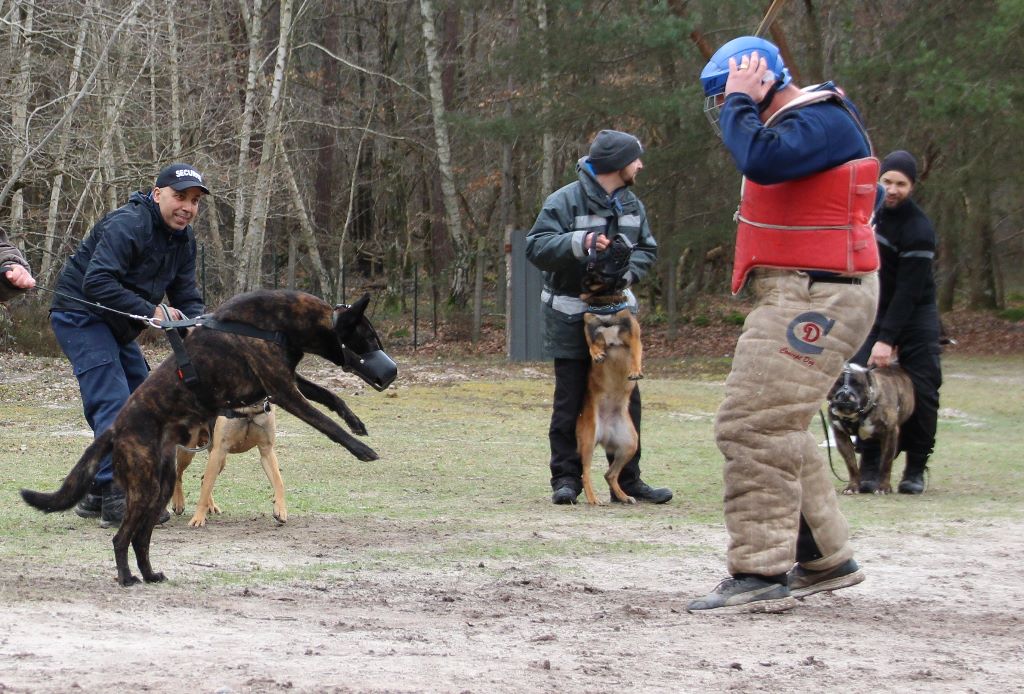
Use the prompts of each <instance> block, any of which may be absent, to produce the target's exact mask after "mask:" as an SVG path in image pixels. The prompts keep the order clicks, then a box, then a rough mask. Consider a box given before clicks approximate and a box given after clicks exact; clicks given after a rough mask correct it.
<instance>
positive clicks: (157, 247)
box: [50, 192, 204, 344]
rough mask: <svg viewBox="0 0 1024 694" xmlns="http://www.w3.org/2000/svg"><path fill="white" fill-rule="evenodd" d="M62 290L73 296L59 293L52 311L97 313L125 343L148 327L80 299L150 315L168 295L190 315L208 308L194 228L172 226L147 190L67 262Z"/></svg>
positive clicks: (101, 224)
mask: <svg viewBox="0 0 1024 694" xmlns="http://www.w3.org/2000/svg"><path fill="white" fill-rule="evenodd" d="M56 289H57V291H58V292H60V293H61V294H65V295H67V296H61V295H59V294H58V295H57V296H56V297H55V298H54V300H53V304H51V306H50V310H51V311H79V312H87V313H92V314H94V315H96V316H97V317H99V318H101V319H103V321H104V322H105V323H106V324H107V325H108V326H109V327H110V331H111V332H112V333H113V335H114V337H115V339H117V341H118V342H119V343H120V344H127V343H128V342H131V341H132V340H134V339H135V338H136V337H137V336H138V334H139V333H140V332H141V331H142V330H143V328H144V327H145V325H144V324H143V323H142V322H141V321H138V320H134V319H131V318H127V317H126V316H122V315H120V314H117V313H113V312H111V311H103V310H100V309H98V308H92V307H90V306H87V305H86V304H83V303H81V302H80V301H76V300H75V298H77V299H83V300H85V301H89V302H92V303H97V304H100V305H102V306H106V307H109V308H112V309H116V310H117V311H121V312H124V313H130V314H133V315H137V316H147V317H148V316H152V315H153V311H154V309H155V308H156V306H157V305H158V304H160V303H161V301H162V300H163V298H164V296H165V295H166V296H167V299H168V301H169V302H170V305H172V306H174V307H175V308H177V309H178V310H180V311H181V312H182V313H184V314H185V315H187V316H192V317H194V316H198V315H200V314H201V313H202V312H203V310H204V306H203V299H202V296H201V295H200V293H199V289H198V288H197V287H196V239H195V235H194V234H193V232H192V227H191V226H187V227H185V228H184V229H182V230H175V229H171V228H170V227H168V226H167V224H166V223H165V222H164V220H163V217H162V216H161V215H160V207H159V206H158V205H157V204H156V202H154V201H153V199H152V198H151V197H150V196H149V195H147V194H145V193H141V192H136V193H132V194H131V196H130V197H129V198H128V203H127V204H126V205H124V206H122V207H119V208H118V209H116V210H114V211H113V212H111V213H110V214H108V215H107V216H106V217H104V218H103V219H101V220H100V221H99V222H97V223H96V226H94V227H93V228H92V230H91V231H90V232H89V235H88V236H86V238H85V240H84V241H82V243H81V244H80V245H79V246H78V249H77V250H76V251H75V252H74V254H73V255H72V256H71V257H70V258H68V260H67V262H66V263H65V264H64V268H63V269H62V270H61V273H60V277H59V278H58V280H57V288H56ZM68 297H74V298H68Z"/></svg>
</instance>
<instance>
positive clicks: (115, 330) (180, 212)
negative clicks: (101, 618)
mask: <svg viewBox="0 0 1024 694" xmlns="http://www.w3.org/2000/svg"><path fill="white" fill-rule="evenodd" d="M209 192H210V191H209V190H208V189H207V188H206V186H205V185H203V177H202V175H200V173H199V172H198V171H196V170H195V168H193V167H192V166H189V165H188V164H171V165H170V166H167V167H165V168H164V169H163V170H162V171H161V172H160V174H159V175H158V176H157V179H156V183H155V185H154V187H153V189H152V191H151V192H149V193H144V192H135V193H132V194H131V196H130V197H129V198H128V203H127V204H126V205H124V206H123V207H120V208H118V209H116V210H114V211H113V212H111V213H110V214H108V215H107V216H106V217H104V218H103V219H101V220H100V221H99V222H97V223H96V225H95V226H94V227H93V228H92V230H91V231H90V232H89V235H88V236H86V238H85V240H84V241H82V243H81V244H80V245H79V246H78V249H77V250H76V251H75V253H74V254H73V255H72V256H71V257H70V258H68V261H67V262H66V263H65V264H64V268H63V269H62V270H61V273H60V277H59V278H58V280H57V292H59V293H58V294H57V296H56V298H55V299H54V301H53V304H52V305H51V306H50V325H51V327H52V328H53V333H54V335H55V336H56V337H57V342H58V343H60V347H61V349H62V350H63V351H64V354H65V355H67V357H68V359H69V360H70V361H71V366H72V368H73V369H74V372H75V377H76V378H77V379H78V386H79V389H80V390H81V393H82V406H83V408H84V410H85V417H86V420H87V421H88V422H89V426H90V427H91V428H92V430H93V435H94V436H99V435H100V434H102V433H103V432H104V431H106V430H107V428H108V427H109V426H110V425H111V424H113V423H114V420H115V419H116V418H117V414H118V413H119V412H120V411H121V408H122V407H123V406H124V403H125V402H126V401H127V400H128V396H129V395H131V393H132V392H134V391H135V389H136V388H138V387H139V385H140V384H141V383H142V381H143V380H144V379H145V378H146V376H147V375H148V374H149V366H148V365H147V364H146V360H145V358H144V357H143V356H142V350H141V349H139V345H138V343H137V342H136V341H135V338H136V337H137V336H138V334H139V333H140V332H142V330H143V329H144V328H145V324H144V323H143V322H142V321H141V320H137V319H134V318H129V317H128V315H126V314H130V315H132V316H144V317H147V318H149V317H152V318H155V319H158V320H162V319H164V317H165V315H164V312H163V310H162V309H161V307H160V305H159V304H160V302H161V301H163V298H164V296H165V295H166V296H167V298H168V304H169V308H168V312H169V313H170V318H171V319H172V320H181V319H183V318H185V317H194V316H198V315H199V314H201V313H202V312H203V310H204V306H203V299H202V296H201V295H200V293H199V290H198V288H197V287H196V277H195V275H196V239H195V235H194V234H193V233H192V221H193V219H195V216H196V214H197V213H198V211H199V199H200V198H201V197H202V196H203V195H204V194H207V193H209ZM96 304H98V305H100V306H103V307H106V308H108V309H113V311H111V310H104V309H103V308H98V307H97V306H96ZM124 507H125V502H124V492H123V491H122V490H121V489H119V488H118V487H117V485H116V484H115V483H114V482H113V466H112V464H111V460H110V456H109V455H108V456H106V457H105V458H104V459H103V460H102V461H101V462H100V467H99V470H98V471H97V472H96V477H95V480H94V482H93V488H92V490H90V493H89V494H87V495H86V497H85V498H84V499H83V500H82V501H81V502H80V503H79V504H78V506H77V507H75V512H76V513H77V514H78V515H79V516H82V517H83V518H95V517H97V516H100V525H101V526H102V527H109V526H117V525H120V523H121V519H122V516H123V515H124ZM165 516H166V512H165ZM165 520H166V517H162V518H161V522H164V521H165Z"/></svg>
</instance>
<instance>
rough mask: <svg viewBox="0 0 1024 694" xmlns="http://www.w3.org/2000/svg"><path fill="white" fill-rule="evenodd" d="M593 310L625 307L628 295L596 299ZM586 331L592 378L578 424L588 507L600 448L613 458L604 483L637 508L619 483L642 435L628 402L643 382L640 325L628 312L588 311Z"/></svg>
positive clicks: (592, 497) (594, 499) (592, 299)
mask: <svg viewBox="0 0 1024 694" xmlns="http://www.w3.org/2000/svg"><path fill="white" fill-rule="evenodd" d="M588 301H590V303H591V305H592V306H598V307H599V306H602V305H603V306H615V305H618V304H620V303H621V304H624V303H625V296H624V295H623V294H613V295H606V296H600V297H594V296H591V297H590V298H589V299H588ZM583 326H584V327H583V330H584V334H585V335H586V338H587V345H589V347H590V358H591V362H592V363H591V366H590V374H589V376H588V381H587V391H586V394H585V395H584V398H583V411H582V412H581V414H580V418H579V419H578V420H577V422H576V445H577V449H578V450H579V454H580V463H581V465H582V466H583V491H584V492H586V494H587V503H590V504H599V503H601V502H600V501H598V499H597V495H596V494H595V493H594V485H593V482H592V481H591V476H590V465H591V459H592V458H593V457H594V448H595V446H596V445H597V444H601V446H602V447H603V448H604V450H605V453H606V454H608V455H610V456H612V462H611V463H610V464H609V466H608V471H607V472H605V473H604V478H605V480H607V481H608V486H609V488H611V491H612V494H614V495H615V498H616V499H618V500H619V501H622V502H624V503H630V504H635V503H636V499H634V498H633V497H631V496H629V495H627V494H626V492H624V491H623V489H622V487H621V486H620V485H619V473H621V472H622V468H624V467H625V466H626V463H628V462H629V461H630V460H631V459H632V458H633V456H634V455H635V454H636V449H637V446H638V445H639V435H638V434H637V431H636V427H634V426H633V420H632V418H631V417H630V416H629V398H630V396H631V395H632V394H633V389H634V388H636V382H637V381H638V380H640V379H641V378H643V374H642V373H641V370H640V369H641V359H642V353H643V348H642V346H641V343H640V324H639V323H638V322H637V320H636V318H635V317H634V316H633V313H632V312H631V311H630V310H629V308H623V309H621V310H619V311H616V312H614V313H586V314H584V316H583Z"/></svg>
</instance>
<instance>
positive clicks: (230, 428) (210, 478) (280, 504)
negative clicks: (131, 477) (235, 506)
mask: <svg viewBox="0 0 1024 694" xmlns="http://www.w3.org/2000/svg"><path fill="white" fill-rule="evenodd" d="M208 429H209V427H203V428H202V429H200V430H199V431H195V432H193V433H192V438H191V440H189V444H188V446H189V447H188V448H179V449H178V455H177V475H176V477H175V480H174V493H173V494H172V495H171V508H172V509H174V512H175V513H176V514H177V515H179V516H180V515H181V514H182V513H184V512H185V490H184V488H183V487H182V483H181V481H182V476H183V475H184V474H185V470H186V469H188V466H189V464H190V463H191V462H192V459H193V458H194V457H195V455H196V451H195V448H196V446H198V445H199V444H200V440H201V439H202V438H204V437H206V438H208V442H209V446H210V457H209V459H208V460H207V461H206V470H205V472H203V482H202V485H200V488H199V501H198V503H196V512H195V513H194V514H193V515H192V519H191V520H189V522H188V526H189V527H190V528H201V527H203V526H205V525H206V516H207V514H209V513H220V507H219V506H217V503H216V502H215V501H214V500H213V485H214V484H215V483H216V482H217V476H218V475H220V473H222V472H223V471H224V465H225V464H226V463H227V458H228V453H245V452H246V451H249V450H252V449H253V448H257V449H259V452H260V463H262V465H263V471H264V472H265V473H267V479H268V480H270V486H271V487H273V489H274V520H276V521H277V522H278V523H285V522H286V521H287V520H288V507H287V506H286V504H285V500H284V480H283V479H282V478H281V468H280V466H278V464H277V454H276V453H275V452H274V441H275V439H276V438H277V431H276V430H277V416H276V415H274V408H273V406H271V404H270V402H269V401H265V402H263V403H260V404H259V405H253V406H252V407H240V408H238V409H235V410H230V411H229V412H228V413H227V414H226V415H225V414H222V415H221V416H219V417H217V421H216V422H215V423H214V426H213V432H212V434H211V432H209V431H208Z"/></svg>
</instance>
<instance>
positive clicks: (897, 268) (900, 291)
mask: <svg viewBox="0 0 1024 694" xmlns="http://www.w3.org/2000/svg"><path fill="white" fill-rule="evenodd" d="M880 171H881V173H880V178H879V184H880V185H881V186H882V187H883V188H884V189H885V198H884V200H883V204H882V206H881V207H880V208H879V209H878V210H877V212H876V213H875V237H876V238H877V239H878V250H879V255H880V256H881V260H882V266H881V269H880V271H879V278H880V284H881V291H880V295H879V300H878V313H877V315H876V318H875V324H874V326H873V327H872V329H871V333H870V334H869V335H868V338H867V340H866V341H865V343H864V345H863V346H862V347H861V348H860V350H859V351H858V352H857V354H856V355H854V357H853V358H852V359H851V360H850V361H852V362H854V363H857V364H861V365H865V364H866V365H868V366H887V365H889V364H890V363H892V362H894V361H896V360H897V357H898V360H899V365H900V366H901V367H903V369H904V370H905V371H906V372H907V373H908V374H909V375H910V378H911V380H912V381H913V382H914V401H915V404H914V413H913V414H912V415H911V417H910V419H908V420H907V421H906V423H904V424H903V426H902V427H901V428H900V443H899V446H900V450H902V451H904V453H905V456H906V464H905V467H904V469H903V479H902V480H901V481H900V484H899V492H900V493H901V494H920V493H922V492H923V491H924V471H925V467H926V466H927V464H928V457H929V456H930V455H931V453H932V450H933V449H934V447H935V429H936V425H937V422H938V411H939V387H940V386H941V385H942V368H941V365H940V361H939V351H940V347H939V333H940V328H939V309H938V305H937V304H936V292H935V275H934V271H933V267H932V265H933V263H934V260H935V249H936V245H937V242H936V237H935V230H934V229H933V228H932V223H931V222H930V221H929V220H928V217H927V216H925V214H924V212H922V211H921V208H920V207H918V206H917V204H916V203H915V202H914V201H913V200H912V199H911V198H910V194H911V192H913V190H914V185H915V184H916V183H917V162H916V161H915V160H914V157H913V156H912V155H911V154H910V153H909V152H905V151H903V150H897V151H895V152H892V153H891V154H889V155H888V156H887V157H886V158H885V159H884V160H882V167H881V169H880ZM880 456H881V451H880V449H879V446H878V444H877V443H876V442H869V441H865V442H864V443H863V449H862V454H861V481H860V492H861V493H863V494H868V493H873V492H875V491H877V490H878V485H879V472H880V470H879V464H880Z"/></svg>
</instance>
